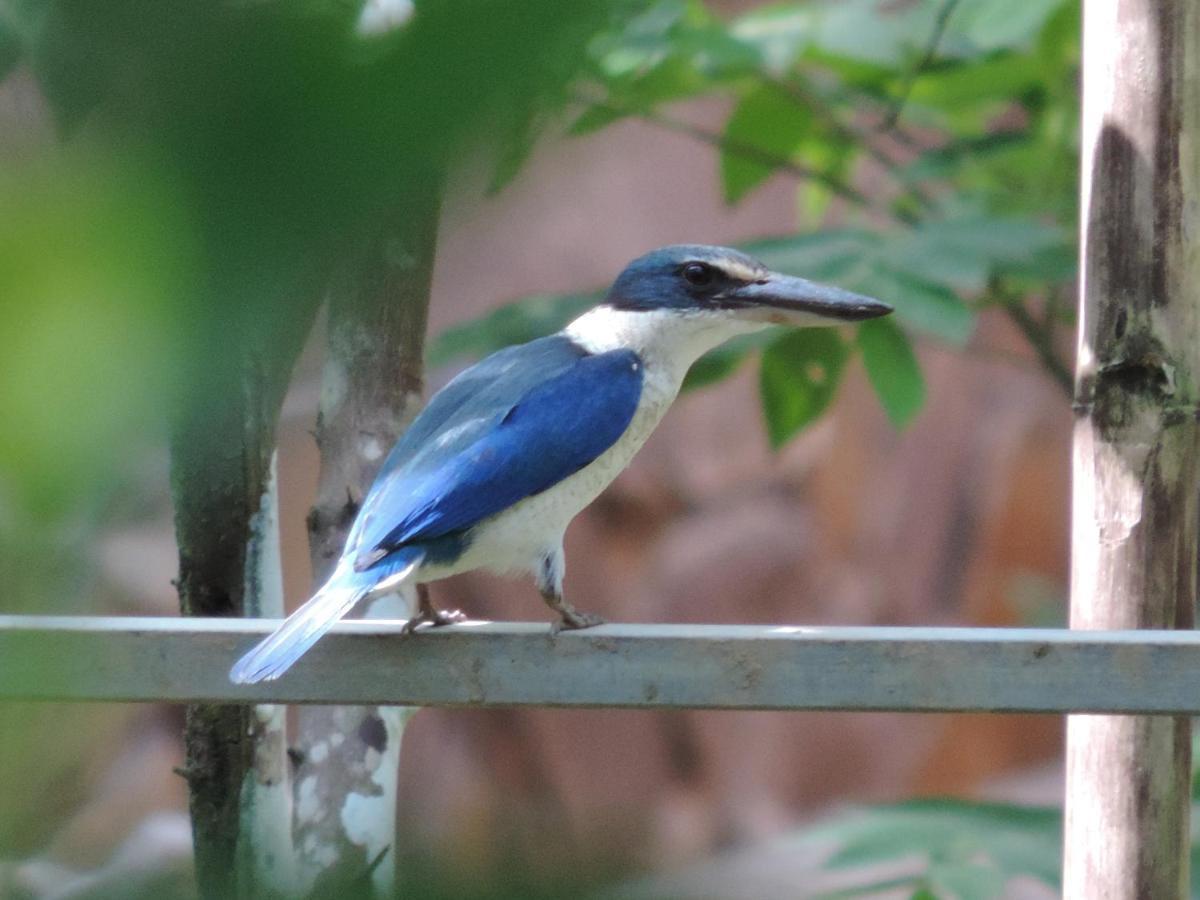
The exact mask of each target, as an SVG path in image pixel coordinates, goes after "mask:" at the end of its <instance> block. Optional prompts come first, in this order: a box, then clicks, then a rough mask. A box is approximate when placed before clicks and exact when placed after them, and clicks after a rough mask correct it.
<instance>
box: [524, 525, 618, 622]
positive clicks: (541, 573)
mask: <svg viewBox="0 0 1200 900" xmlns="http://www.w3.org/2000/svg"><path fill="white" fill-rule="evenodd" d="M564 568H565V564H564V560H563V552H562V547H561V546H560V547H556V548H555V549H554V550H552V551H550V552H548V553H547V554H546V555H545V556H543V557H542V558H541V560H540V564H539V565H538V568H537V573H536V575H535V577H536V579H537V586H538V591H539V592H540V593H541V595H542V599H543V600H545V601H546V605H547V606H549V607H550V608H551V609H552V610H554V611H555V612H556V613H558V615H559V617H560V618H559V620H558V621H557V622H555V623H554V624H553V625H551V626H550V633H551V634H558V633H559V632H560V631H564V630H570V629H574V628H591V627H592V626H593V625H603V624H604V620H603V619H602V618H600V617H599V616H597V615H595V614H594V613H586V612H581V611H580V610H578V609H576V608H575V607H574V606H572V605H571V604H570V603H568V602H567V600H566V598H565V597H563V592H562V582H563V569H564Z"/></svg>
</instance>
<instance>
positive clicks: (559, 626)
mask: <svg viewBox="0 0 1200 900" xmlns="http://www.w3.org/2000/svg"><path fill="white" fill-rule="evenodd" d="M561 612H562V618H561V619H559V620H558V621H557V622H555V623H554V624H553V625H551V626H550V633H551V634H552V635H553V634H558V633H559V632H560V631H574V630H576V629H579V628H592V627H594V626H596V625H603V624H604V619H602V618H601V617H600V616H598V615H596V614H595V613H586V612H580V611H579V610H577V609H570V610H567V609H564V610H561Z"/></svg>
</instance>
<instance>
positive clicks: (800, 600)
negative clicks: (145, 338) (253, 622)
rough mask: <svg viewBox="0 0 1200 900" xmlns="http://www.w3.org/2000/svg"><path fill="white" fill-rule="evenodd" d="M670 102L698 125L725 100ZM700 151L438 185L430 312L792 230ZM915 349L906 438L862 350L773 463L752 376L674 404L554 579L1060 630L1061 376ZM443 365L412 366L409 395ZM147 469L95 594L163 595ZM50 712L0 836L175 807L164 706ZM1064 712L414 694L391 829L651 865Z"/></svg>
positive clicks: (103, 547)
mask: <svg viewBox="0 0 1200 900" xmlns="http://www.w3.org/2000/svg"><path fill="white" fill-rule="evenodd" d="M679 112H680V114H681V115H683V116H686V117H688V118H690V119H693V120H695V121H699V122H706V123H709V124H712V125H714V126H719V124H720V122H721V121H722V120H723V116H724V113H725V110H724V109H722V108H721V107H719V106H716V105H713V106H705V105H691V106H686V107H684V108H682V109H681V110H680V111H679ZM44 120H45V117H44V112H43V111H42V110H41V108H40V104H39V100H38V98H37V95H36V92H35V89H34V88H33V87H32V85H31V82H30V81H29V79H27V78H25V77H23V76H17V77H14V78H12V79H10V80H9V81H8V82H7V83H6V84H5V85H4V86H3V88H2V89H0V152H2V153H5V154H14V153H17V154H21V153H26V152H33V151H34V150H35V149H38V148H40V147H42V146H44V144H45V142H47V141H49V140H50V136H49V129H48V128H47V127H46V125H45V121H44ZM715 166H716V158H715V155H714V153H713V151H712V150H711V149H710V148H708V147H705V146H703V145H700V144H698V143H696V142H694V141H692V140H691V139H689V138H687V137H685V136H681V135H678V134H671V133H666V132H663V131H661V130H656V129H654V128H653V127H652V126H650V125H646V124H639V123H634V122H628V123H623V124H619V125H617V126H615V127H613V128H611V129H608V130H606V131H604V132H602V133H600V134H598V135H595V136H591V137H587V138H580V139H565V138H564V139H548V140H545V141H543V142H542V144H541V145H540V147H539V149H538V151H537V152H536V154H535V158H534V160H533V161H532V163H531V164H530V165H529V166H528V167H527V168H526V169H525V170H524V171H523V173H522V174H521V176H520V178H519V179H518V180H517V181H516V182H515V183H514V184H512V185H511V186H510V187H508V188H507V189H506V190H505V191H504V192H502V193H501V194H500V195H499V196H498V197H495V198H487V199H485V198H483V196H482V195H483V186H484V183H485V181H486V177H485V176H484V175H481V176H480V178H479V179H478V182H477V183H469V182H470V181H471V178H470V176H469V175H468V176H464V177H462V178H460V179H459V182H458V183H457V185H456V186H455V189H454V191H453V196H452V198H451V200H450V202H449V203H448V204H447V208H446V210H445V215H444V220H443V226H442V232H441V235H440V239H439V252H438V263H437V270H436V274H435V282H434V298H433V304H432V312H431V317H432V321H431V332H433V333H436V332H437V331H438V330H439V329H441V328H443V327H444V326H447V325H450V324H453V323H456V322H459V321H462V320H466V319H469V318H471V317H474V316H476V315H478V314H480V313H482V312H484V311H486V310H488V309H490V308H492V307H494V306H495V305H496V304H498V303H500V302H503V301H506V300H510V299H512V298H515V297H518V296H521V295H524V294H528V293H533V292H541V291H565V290H571V289H582V288H592V287H596V286H598V285H601V284H604V283H606V282H607V281H608V280H610V279H611V278H612V277H613V276H614V275H615V274H616V272H617V271H618V270H619V269H620V268H621V267H622V266H623V265H624V263H625V262H626V261H628V260H629V259H630V258H632V257H633V256H635V255H637V254H640V253H642V252H644V251H645V250H647V249H649V248H652V247H654V246H657V245H661V244H666V243H672V242H679V241H698V242H709V243H731V242H736V241H739V240H744V239H748V238H752V237H756V236H760V235H764V234H770V233H776V232H780V231H790V230H794V229H796V228H797V227H798V222H797V215H796V211H795V204H796V199H795V191H794V185H793V184H792V183H791V182H789V181H787V180H786V179H776V180H773V181H772V182H771V183H769V184H768V185H767V186H766V187H765V188H763V189H761V190H759V191H757V192H756V193H755V194H754V195H753V196H752V197H750V198H749V199H748V200H747V201H746V202H744V203H743V204H742V205H740V206H739V207H738V208H736V209H729V208H728V207H726V206H725V205H724V204H723V203H722V201H721V198H720V196H719V193H718V186H717V183H716V179H715V178H714V177H713V173H714V167H715ZM837 218H838V210H837V208H836V207H835V208H834V209H833V210H832V211H831V213H830V221H831V222H836V221H837ZM883 299H887V298H883ZM321 346H322V341H321V337H320V335H319V334H317V335H314V337H313V340H312V341H311V343H310V347H309V349H308V351H306V353H305V356H304V358H303V361H302V363H301V365H300V367H299V369H298V371H297V374H296V379H295V385H294V388H293V391H292V394H291V396H290V397H289V400H288V402H287V404H286V408H285V413H284V420H283V424H282V426H281V429H282V431H281V435H280V439H281V440H280V446H281V452H280V474H281V496H282V522H283V528H284V541H285V545H284V555H285V562H286V566H287V568H286V572H285V577H286V585H287V591H288V596H289V598H290V601H291V602H292V603H298V602H299V601H300V600H301V599H303V598H304V597H305V596H306V593H307V588H308V582H309V575H308V569H307V561H308V554H307V549H306V546H305V540H306V537H305V529H304V516H305V513H306V510H307V508H308V505H309V503H310V501H311V496H312V492H313V489H314V485H315V480H316V465H317V459H316V453H315V448H314V445H313V442H312V439H311V436H310V434H309V430H310V429H311V428H312V425H313V417H314V413H315V404H316V397H317V391H318V381H319V370H320V348H321ZM920 355H921V362H922V365H923V368H924V371H925V374H926V377H927V379H928V383H929V399H928V403H927V406H926V408H925V409H924V410H923V411H922V412H921V414H920V416H919V417H918V418H917V420H916V422H915V424H914V425H913V426H912V427H911V428H910V429H909V430H908V431H906V432H905V433H903V434H897V433H896V432H895V431H894V430H893V429H892V427H891V426H890V425H889V424H888V422H887V420H886V418H885V416H884V414H883V412H882V411H881V410H880V409H879V407H878V403H877V401H876V400H875V399H874V398H873V397H872V396H871V394H870V391H869V389H868V387H867V385H866V381H865V378H864V377H863V375H862V373H861V371H857V372H854V373H852V374H851V376H850V377H849V379H848V381H847V383H846V384H845V385H844V386H843V388H842V390H841V394H840V396H839V397H838V399H837V401H836V403H835V406H834V409H833V411H832V413H831V414H829V415H828V416H826V417H825V418H824V419H823V420H822V421H821V422H820V423H819V424H818V425H817V426H816V427H814V428H812V429H810V430H808V431H806V432H805V433H803V434H802V435H801V436H800V437H799V438H798V439H797V440H795V441H794V442H793V443H791V444H790V445H789V446H787V447H786V448H785V449H784V450H783V451H782V452H781V453H778V454H773V453H772V452H771V451H770V450H769V448H768V445H767V441H766V437H765V433H764V429H763V425H762V422H761V412H760V409H759V403H758V399H757V395H756V387H755V383H754V379H755V373H754V369H753V366H747V367H746V368H745V369H744V370H743V371H742V372H740V373H739V374H738V375H737V376H736V377H734V378H732V379H730V380H728V381H726V382H723V383H721V384H720V385H718V386H717V387H715V388H711V389H706V390H704V391H701V392H699V393H695V394H690V395H687V396H685V397H683V398H682V399H681V400H680V401H679V402H678V403H677V405H676V407H675V409H674V410H673V411H672V412H671V413H670V414H669V415H668V417H667V419H666V420H665V422H664V423H663V425H662V427H661V428H660V430H659V432H658V433H657V434H655V436H654V437H653V438H652V439H651V441H650V442H649V444H648V445H647V446H646V448H645V449H644V451H643V452H642V453H641V455H640V456H639V457H638V458H637V460H636V461H635V462H634V464H633V465H632V466H631V468H630V469H629V470H628V471H627V472H626V473H625V474H624V475H622V476H621V477H620V478H619V479H618V480H617V482H616V483H615V484H614V485H613V487H612V488H611V489H610V490H609V491H608V492H606V493H605V494H604V496H603V497H602V498H601V499H600V500H599V501H598V502H597V503H596V504H595V505H594V506H593V507H592V508H590V509H589V510H587V511H586V512H585V513H584V514H583V515H582V516H580V517H579V519H578V520H577V521H576V523H575V524H574V525H573V526H572V528H571V530H570V532H569V533H568V539H567V554H568V560H569V562H568V574H567V589H568V590H569V591H570V595H571V596H572V598H573V601H574V602H575V603H577V604H578V605H579V606H581V607H582V608H584V609H587V610H594V611H596V612H599V613H601V614H603V615H605V616H606V617H608V618H610V619H613V620H617V621H645V622H736V623H758V622H773V623H789V622H793V623H813V624H817V623H839V624H842V623H844V624H862V625H883V624H928V625H933V624H971V625H1011V624H1018V623H1037V624H1045V623H1048V622H1056V621H1059V620H1061V616H1062V610H1061V598H1062V597H1063V596H1064V595H1065V582H1066V571H1067V569H1066V566H1067V540H1068V529H1067V515H1068V465H1069V452H1068V450H1069V445H1068V435H1069V423H1070V418H1069V409H1068V406H1067V402H1066V400H1065V398H1064V397H1063V396H1062V395H1061V393H1059V392H1057V391H1056V389H1055V388H1054V387H1053V385H1051V384H1050V382H1049V381H1048V380H1047V379H1046V378H1045V377H1044V376H1043V375H1042V374H1041V373H1040V372H1039V370H1038V367H1037V365H1036V362H1035V360H1033V359H1032V358H1031V357H1030V355H1029V353H1028V351H1027V349H1026V347H1025V345H1024V344H1023V343H1022V342H1021V341H1020V340H1019V338H1018V337H1017V336H1016V335H1015V334H1014V333H1012V332H1011V331H1010V329H1009V326H1008V325H1007V322H1006V321H1005V320H1003V319H1002V318H999V317H997V318H992V317H990V315H989V314H986V313H985V314H984V316H983V319H982V323H981V327H980V328H979V329H978V332H977V333H976V335H975V336H974V338H973V339H972V343H971V345H970V347H969V348H968V349H967V351H966V352H962V353H960V352H955V351H951V350H949V349H946V348H944V347H942V346H938V345H933V344H923V345H921V347H920ZM451 374H453V373H452V372H448V371H435V372H431V373H429V377H428V387H429V389H430V390H432V389H435V388H436V387H438V386H439V385H440V384H442V383H444V382H445V380H446V379H447V378H448V377H449V376H450V375H451ZM138 464H139V466H140V467H141V469H142V471H143V472H144V480H143V483H142V485H141V496H140V497H138V498H136V500H134V501H131V502H130V503H129V504H128V506H129V507H130V510H129V512H127V514H126V515H125V516H124V517H123V519H122V521H121V522H120V523H119V525H118V526H117V527H114V528H113V529H112V530H111V531H110V532H109V533H107V534H106V535H105V536H104V538H103V540H102V541H100V542H99V543H98V544H97V545H96V546H95V548H94V550H95V557H96V561H97V562H98V564H99V569H98V571H99V573H100V574H99V576H98V581H97V583H96V584H95V585H94V591H92V592H91V594H92V596H94V597H95V598H97V600H96V607H95V609H96V610H97V611H104V612H111V613H131V614H161V615H171V614H174V613H175V611H176V602H177V601H176V596H175V593H174V590H173V588H172V586H171V583H170V579H171V578H172V576H173V574H174V568H175V549H174V544H173V539H172V531H171V517H170V509H169V504H168V497H167V483H166V471H167V464H166V454H165V449H164V450H162V451H161V452H160V453H158V454H156V455H153V456H152V457H151V458H148V459H146V460H143V461H139V462H138ZM434 591H435V599H436V600H437V601H438V602H440V604H442V605H444V606H447V607H456V606H458V607H461V608H463V609H464V610H465V611H467V612H468V613H469V614H471V615H472V616H473V617H484V618H497V619H534V620H542V619H546V611H545V609H544V608H543V605H542V603H541V601H540V600H539V598H538V597H537V594H536V592H535V591H534V590H533V589H532V587H531V585H530V584H529V583H527V582H525V581H507V580H502V579H497V578H491V577H485V576H483V575H471V576H464V577H459V578H456V579H453V580H451V581H449V582H445V583H442V584H439V585H437V586H435V588H434ZM78 611H80V612H82V611H85V610H82V609H80V610H78ZM60 712H61V711H58V710H56V708H54V707H37V708H30V709H29V710H28V716H29V720H30V722H31V723H32V724H31V725H30V727H39V728H48V729H50V730H49V731H48V733H51V734H53V729H52V723H53V721H54V720H55V718H56V717H57V716H59V714H60ZM62 721H63V722H64V723H65V724H64V726H63V728H62V729H61V732H62V733H60V734H57V735H56V736H55V737H54V740H53V741H51V742H50V743H49V744H48V745H47V749H46V752H45V754H44V755H43V756H42V757H41V758H40V759H39V760H38V764H37V765H36V766H34V767H33V769H31V770H29V774H28V775H23V776H22V777H21V778H20V779H16V778H14V772H15V771H16V770H14V769H13V768H12V766H13V765H15V764H16V763H17V761H13V760H9V761H8V764H6V765H5V772H4V778H5V783H6V785H8V786H7V787H6V799H5V801H4V802H5V805H6V807H7V809H6V812H8V813H10V814H11V817H10V818H11V821H12V823H13V824H12V832H11V833H10V834H7V835H5V836H4V838H5V840H4V841H3V842H0V848H8V849H3V852H0V856H9V857H13V856H15V857H33V856H39V857H40V858H41V861H42V863H44V864H46V865H50V864H51V863H53V862H61V863H65V864H69V865H71V866H76V867H87V866H99V865H102V864H103V863H104V861H105V860H108V859H110V858H111V856H112V854H113V852H114V850H115V849H116V848H117V847H118V846H120V845H121V844H122V842H124V841H126V840H127V839H129V838H130V835H132V834H134V830H135V829H136V828H137V827H138V826H139V823H144V822H145V821H146V816H147V815H148V814H150V813H152V812H156V811H157V812H167V813H171V812H176V813H178V812H182V811H183V810H184V809H185V807H186V796H185V790H184V785H183V782H182V780H181V779H179V778H178V777H177V776H175V775H174V774H172V771H171V768H172V766H174V765H178V764H179V761H180V759H181V748H180V744H179V731H178V723H179V713H178V711H177V710H173V709H167V708H164V709H152V708H137V709H134V708H125V707H112V706H109V707H94V708H90V709H88V710H86V711H80V710H71V711H70V716H69V717H67V716H66V715H65V714H64V715H63V717H62ZM80 722H83V723H85V725H84V727H80ZM47 723H51V725H48V724H47ZM1060 733H1061V721H1060V720H1059V719H1058V718H1056V717H1030V716H940V715H939V716H929V715H926V716H902V715H895V714H778V713H749V712H747V713H734V712H718V713H703V712H695V713H646V712H623V711H555V710H542V711H461V710H454V711H448V710H425V711H422V712H421V713H420V714H419V715H418V716H416V717H415V719H414V720H413V721H412V723H411V725H410V727H409V729H408V731H407V733H406V736H405V747H404V753H403V763H402V771H401V788H400V798H401V799H400V809H399V813H398V814H399V817H400V821H401V830H400V834H401V839H402V840H403V841H404V842H405V843H411V844H412V845H414V846H419V847H427V848H429V849H430V850H431V851H432V852H433V853H434V854H435V856H442V855H444V856H445V857H446V858H452V859H453V861H454V864H455V865H456V866H462V867H466V868H472V867H480V868H486V867H488V866H491V865H494V864H497V863H502V862H503V860H500V859H497V858H496V857H497V856H499V855H504V854H512V853H514V852H517V853H524V852H537V853H543V854H545V853H550V854H553V858H554V859H555V860H557V861H558V862H560V863H564V864H571V863H572V862H578V863H579V864H581V865H594V864H596V863H597V861H603V860H605V859H609V858H618V859H621V860H624V861H626V863H627V864H628V862H630V861H632V863H633V864H634V866H635V867H646V868H660V867H666V866H671V865H674V864H677V863H681V862H685V861H688V860H695V859H699V858H701V857H703V856H704V855H706V854H708V853H710V852H712V851H713V850H715V849H717V848H720V847H726V846H730V845H735V844H740V843H744V842H749V841H752V840H753V839H755V838H759V837H762V836H765V835H769V834H772V833H776V832H779V831H780V830H782V829H786V828H788V827H789V826H791V825H794V824H795V823H797V822H799V821H802V820H803V819H804V818H805V817H807V816H810V815H812V814H813V813H814V812H815V811H817V810H820V809H822V808H824V807H826V806H827V805H829V804H831V803H845V802H848V801H849V802H853V801H874V800H884V799H892V798H900V797H905V796H909V795H913V794H930V793H933V794H940V793H963V794H971V793H973V792H976V791H978V790H979V789H980V788H981V786H983V785H985V784H987V783H988V782H990V781H992V780H994V779H996V778H997V777H998V776H1001V775H1004V774H1006V773H1012V772H1014V771H1020V770H1024V769H1027V768H1030V767H1037V766H1039V765H1041V764H1044V763H1046V762H1047V761H1049V760H1053V759H1055V758H1056V757H1057V755H1058V753H1059V751H1060V743H1061V737H1060ZM51 746H53V752H51V751H50V750H49V749H48V748H49V747H51ZM81 760H82V762H81ZM10 782H13V783H12V784H9V783H10ZM154 821H157V822H160V823H161V822H176V823H177V822H178V819H174V820H173V819H170V818H166V819H159V820H154ZM172 827H173V826H172ZM156 833H158V834H160V836H162V841H163V844H162V846H161V847H160V846H158V845H152V846H151V847H150V848H149V849H148V850H147V851H146V852H148V853H158V854H159V855H160V857H161V858H166V857H168V856H170V855H171V854H172V853H173V854H176V855H177V856H178V857H179V858H180V859H181V860H182V859H183V858H184V857H185V856H186V841H185V838H186V833H184V834H183V836H182V837H180V835H179V834H178V833H176V832H171V831H170V830H169V829H168V830H167V831H166V832H162V831H161V830H160V831H159V832H156ZM498 833H504V834H508V835H510V836H511V843H504V842H500V843H498V842H497V841H496V834H498ZM134 843H136V842H134ZM31 871H32V870H30V869H29V868H26V869H25V870H23V877H25V878H26V880H27V881H28V879H29V878H32V877H33V875H31ZM39 871H40V870H39ZM34 874H36V872H35V873H34ZM3 883H4V882H3V881H0V885H2V884H3Z"/></svg>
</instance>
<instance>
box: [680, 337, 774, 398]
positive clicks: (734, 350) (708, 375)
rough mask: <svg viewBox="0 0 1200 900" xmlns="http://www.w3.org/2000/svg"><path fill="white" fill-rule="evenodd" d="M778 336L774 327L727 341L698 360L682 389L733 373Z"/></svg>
mask: <svg viewBox="0 0 1200 900" xmlns="http://www.w3.org/2000/svg"><path fill="white" fill-rule="evenodd" d="M777 337H778V334H777V333H776V332H775V331H774V330H773V329H769V330H767V331H757V332H755V333H754V334H744V335H742V336H741V337H736V338H734V339H733V340H731V341H726V342H725V343H724V344H721V345H720V346H719V347H717V348H716V349H715V350H710V351H709V352H708V353H705V354H704V355H703V356H702V357H700V358H699V359H698V360H696V362H695V364H694V365H693V366H692V367H691V369H689V370H688V373H687V376H686V377H685V378H684V379H683V387H682V390H684V391H692V390H695V389H697V388H702V387H708V385H710V384H714V383H716V382H718V381H720V380H721V379H723V378H725V377H727V376H729V375H732V374H733V373H734V371H736V370H737V369H738V367H740V366H741V364H742V363H743V362H744V361H745V359H746V357H747V356H749V355H750V354H751V353H753V352H754V351H756V350H758V349H760V348H762V347H765V346H766V345H767V344H769V343H770V342H771V341H773V340H775V338H777Z"/></svg>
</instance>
